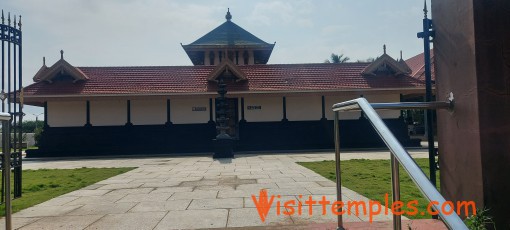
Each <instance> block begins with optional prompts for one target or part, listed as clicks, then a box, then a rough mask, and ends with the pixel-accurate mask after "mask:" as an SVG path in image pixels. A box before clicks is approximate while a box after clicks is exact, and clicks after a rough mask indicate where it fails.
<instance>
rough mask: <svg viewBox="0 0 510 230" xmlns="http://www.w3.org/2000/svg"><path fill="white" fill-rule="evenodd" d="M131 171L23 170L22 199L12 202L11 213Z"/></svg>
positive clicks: (1, 210) (92, 169) (124, 169)
mask: <svg viewBox="0 0 510 230" xmlns="http://www.w3.org/2000/svg"><path fill="white" fill-rule="evenodd" d="M132 169H134V168H79V169H39V170H23V182H22V183H23V185H22V197H21V198H18V199H15V200H13V201H12V211H13V213H14V212H17V211H20V210H22V209H25V208H28V207H31V206H34V205H36V204H39V203H42V202H44V201H47V200H50V199H52V198H55V197H57V196H60V195H63V194H66V193H68V192H71V191H74V190H77V189H80V188H83V187H86V186H88V185H91V184H94V183H96V182H99V181H102V180H104V179H107V178H110V177H112V176H115V175H119V174H121V173H125V172H127V171H130V170H132ZM11 184H12V183H11ZM11 186H12V185H11ZM0 216H5V209H4V208H3V207H2V208H0Z"/></svg>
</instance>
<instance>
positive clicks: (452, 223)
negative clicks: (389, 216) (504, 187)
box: [332, 98, 467, 230]
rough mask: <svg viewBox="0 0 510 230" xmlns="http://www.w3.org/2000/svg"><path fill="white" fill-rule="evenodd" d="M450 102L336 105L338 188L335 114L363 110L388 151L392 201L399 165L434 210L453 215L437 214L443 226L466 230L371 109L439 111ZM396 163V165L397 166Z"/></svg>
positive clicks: (352, 102) (398, 225)
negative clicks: (389, 153)
mask: <svg viewBox="0 0 510 230" xmlns="http://www.w3.org/2000/svg"><path fill="white" fill-rule="evenodd" d="M452 106H453V102H452V101H449V102H411V103H375V104H370V103H369V102H368V101H367V100H366V99H365V98H358V99H354V100H350V101H345V102H341V103H337V104H334V105H333V107H332V108H333V111H334V112H335V127H334V129H335V154H336V156H335V159H336V161H337V162H336V165H337V172H338V174H337V188H341V185H339V184H338V183H341V180H340V179H339V178H341V175H340V170H339V169H340V138H339V132H338V129H339V127H338V123H339V122H338V117H339V116H338V113H339V112H340V111H352V110H362V111H363V112H364V113H365V116H366V117H367V119H368V120H369V121H370V123H371V124H372V126H373V127H374V128H375V130H376V131H377V133H378V134H379V136H380V137H381V138H382V140H383V141H384V143H385V144H386V146H387V147H388V148H389V149H390V152H391V153H392V155H391V156H392V157H391V158H392V188H393V189H392V190H393V193H394V194H393V199H394V201H396V200H398V199H399V195H400V194H399V193H400V192H399V188H400V182H399V180H398V165H399V164H398V163H400V164H401V165H402V167H403V168H404V170H405V171H406V172H407V174H408V175H409V176H410V177H411V179H412V180H413V182H414V183H415V184H416V185H417V186H418V189H419V190H420V191H421V193H422V194H423V195H424V196H425V198H426V199H427V200H428V201H429V202H433V203H432V206H433V207H434V209H435V210H443V211H447V212H450V211H451V213H452V214H450V215H445V214H444V212H441V211H440V212H439V216H440V217H441V219H443V221H444V223H445V224H446V226H447V227H448V228H450V229H466V230H467V227H466V225H465V224H464V222H462V220H461V219H460V217H459V216H458V215H457V213H455V212H454V211H455V210H453V207H450V206H449V205H446V207H442V206H443V204H445V202H446V200H445V199H444V197H443V196H442V195H441V194H440V193H439V191H437V189H436V188H435V187H434V185H432V183H430V181H429V179H428V178H427V176H426V175H425V173H423V171H422V170H421V168H420V167H419V166H418V165H417V164H416V162H415V161H414V160H413V158H411V155H409V153H408V152H407V151H406V150H405V149H404V147H402V145H401V144H400V142H399V141H398V140H397V138H395V136H394V135H393V133H392V132H391V131H390V130H389V129H388V127H387V126H386V124H384V122H383V120H382V119H381V117H380V116H379V115H378V114H377V112H376V111H375V110H374V108H378V109H410V108H412V109H438V108H452ZM395 159H396V160H397V161H398V162H396V161H395ZM337 197H338V198H339V199H341V191H337ZM393 218H394V221H393V224H394V229H401V223H400V216H396V215H394V216H393ZM338 229H343V223H342V217H341V215H339V218H338Z"/></svg>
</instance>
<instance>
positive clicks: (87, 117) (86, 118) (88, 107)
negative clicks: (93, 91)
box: [85, 100, 92, 127]
mask: <svg viewBox="0 0 510 230" xmlns="http://www.w3.org/2000/svg"><path fill="white" fill-rule="evenodd" d="M85 120H86V123H85V127H90V126H92V124H90V101H89V100H87V105H86V115H85Z"/></svg>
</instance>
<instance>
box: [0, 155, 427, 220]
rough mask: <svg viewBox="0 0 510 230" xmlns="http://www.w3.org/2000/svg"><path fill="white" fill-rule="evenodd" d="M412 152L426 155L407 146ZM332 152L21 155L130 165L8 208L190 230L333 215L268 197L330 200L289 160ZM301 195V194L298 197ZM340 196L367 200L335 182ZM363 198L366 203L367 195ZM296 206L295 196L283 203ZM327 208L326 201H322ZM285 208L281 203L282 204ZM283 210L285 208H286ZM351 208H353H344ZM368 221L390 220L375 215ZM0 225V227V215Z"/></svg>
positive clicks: (316, 179) (21, 215)
mask: <svg viewBox="0 0 510 230" xmlns="http://www.w3.org/2000/svg"><path fill="white" fill-rule="evenodd" d="M412 155H413V156H414V157H426V153H425V152H420V151H414V152H412ZM333 158H334V155H333V153H296V154H253V155H236V158H235V159H224V160H213V159H211V157H207V156H187V157H172V156H165V157H154V158H136V157H134V158H120V159H68V160H58V161H25V162H24V168H25V169H38V168H78V167H126V166H134V167H138V168H137V169H134V170H132V171H130V172H127V173H124V174H121V175H118V176H115V177H112V178H109V179H107V180H104V181H101V182H98V183H96V184H93V185H90V186H88V187H86V188H83V189H80V190H77V191H74V192H71V193H68V194H65V195H62V196H59V197H57V198H54V199H52V200H49V201H47V202H44V203H41V204H39V205H36V206H34V207H31V208H28V209H25V210H22V211H20V212H18V213H15V214H14V215H13V217H14V218H13V223H14V227H16V228H20V229H24V230H26V229H52V230H53V229H109V230H110V229H123V230H125V229H136V230H139V229H197V228H225V227H248V226H277V225H280V226H281V225H293V224H295V225H299V224H309V223H327V222H334V221H336V216H335V215H333V214H332V213H331V210H330V208H329V209H328V210H327V215H321V212H322V206H321V205H320V204H316V205H314V206H313V207H312V211H313V215H312V216H309V215H308V206H307V205H303V215H301V216H299V215H296V214H295V215H292V216H285V215H283V214H280V215H277V208H276V202H277V201H281V203H282V204H283V202H285V201H288V200H295V201H298V200H303V199H307V198H308V197H309V196H312V198H313V199H314V200H320V198H321V197H322V196H325V197H326V199H327V200H332V201H334V200H336V195H335V194H336V190H335V184H334V183H333V182H331V181H329V180H327V179H325V178H324V177H322V176H320V175H318V174H316V173H315V172H313V171H311V170H308V169H306V168H304V167H302V166H300V165H298V164H296V163H295V162H299V161H301V162H305V161H322V160H332V159H333ZM353 158H366V159H388V158H389V153H384V152H369V153H360V152H351V153H343V154H342V159H353ZM260 189H267V191H268V193H269V194H270V195H272V194H274V195H281V197H280V198H277V197H276V198H275V201H274V203H273V205H272V208H271V210H270V211H269V214H268V215H267V219H266V221H265V222H264V223H263V222H261V220H260V217H259V214H258V212H257V209H256V208H255V205H254V202H253V201H252V198H251V195H253V194H255V195H257V196H258V194H259V191H260ZM300 195H302V197H300ZM342 199H343V200H344V201H348V200H357V201H368V199H367V198H365V197H363V196H361V195H359V194H358V193H356V192H354V191H352V190H349V189H347V188H343V190H342ZM367 203H368V202H367ZM291 206H293V207H294V208H295V210H297V203H296V204H295V205H291ZM329 207H330V206H329ZM284 210H285V209H284V208H283V207H282V210H280V211H282V212H283V211H284ZM287 211H289V210H287ZM352 211H353V212H354V210H352ZM367 220H368V216H366V215H360V216H355V215H345V216H344V221H367ZM374 220H391V217H390V216H384V215H380V216H376V217H375V218H374ZM0 226H2V227H3V226H4V223H3V220H2V221H1V223H0Z"/></svg>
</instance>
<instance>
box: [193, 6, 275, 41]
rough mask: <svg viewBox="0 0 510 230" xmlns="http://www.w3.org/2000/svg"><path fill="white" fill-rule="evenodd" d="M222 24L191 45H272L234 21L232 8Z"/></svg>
mask: <svg viewBox="0 0 510 230" xmlns="http://www.w3.org/2000/svg"><path fill="white" fill-rule="evenodd" d="M225 18H226V19H227V21H225V22H224V23H223V24H221V25H220V26H218V27H216V28H215V29H213V30H211V31H210V32H209V33H207V34H206V35H204V36H202V37H201V38H199V39H197V40H196V41H194V42H192V43H191V44H189V45H193V46H197V45H204V46H239V45H240V46H268V45H271V44H269V43H267V42H265V41H262V40H261V39H260V38H258V37H256V36H255V35H253V34H251V33H250V32H248V31H246V30H245V29H243V28H241V27H240V26H238V25H237V24H235V23H234V22H232V20H231V19H232V15H231V14H230V10H229V11H228V12H227V15H226V16H225Z"/></svg>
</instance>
